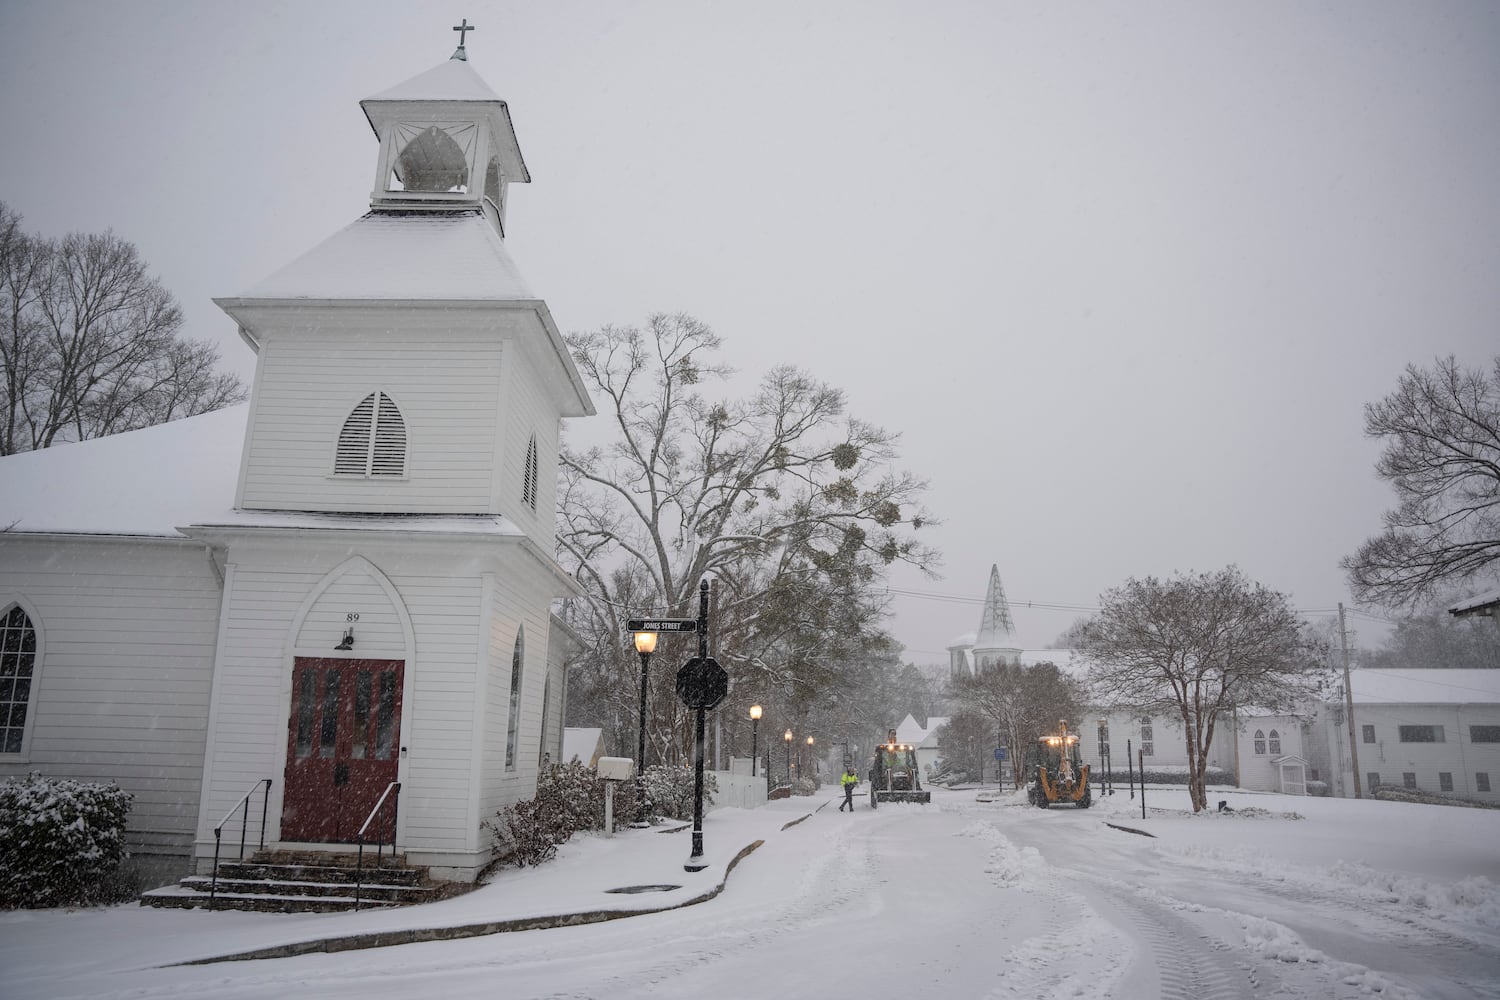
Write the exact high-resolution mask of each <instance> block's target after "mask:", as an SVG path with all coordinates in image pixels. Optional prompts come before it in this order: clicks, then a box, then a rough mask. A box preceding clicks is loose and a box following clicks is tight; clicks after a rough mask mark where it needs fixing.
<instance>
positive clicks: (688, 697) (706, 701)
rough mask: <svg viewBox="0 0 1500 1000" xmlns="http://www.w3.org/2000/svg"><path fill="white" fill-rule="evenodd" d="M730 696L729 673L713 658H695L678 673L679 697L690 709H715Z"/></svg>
mask: <svg viewBox="0 0 1500 1000" xmlns="http://www.w3.org/2000/svg"><path fill="white" fill-rule="evenodd" d="M727 694H729V672H728V671H727V670H725V669H724V668H723V667H721V666H719V661H718V660H716V659H714V658H713V657H712V656H695V657H693V658H692V659H691V660H688V661H687V662H686V663H684V664H683V665H682V669H681V670H679V671H677V697H679V698H681V699H682V703H683V704H684V705H686V706H687V707H688V708H702V709H709V708H713V707H714V706H715V705H717V704H718V703H719V702H721V701H723V700H724V697H725V695H727Z"/></svg>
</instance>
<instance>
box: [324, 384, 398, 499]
mask: <svg viewBox="0 0 1500 1000" xmlns="http://www.w3.org/2000/svg"><path fill="white" fill-rule="evenodd" d="M333 472H334V475H337V476H363V477H366V478H369V477H374V476H396V477H399V476H404V475H405V474H406V421H404V420H402V419H401V411H400V410H398V409H397V408H396V404H395V403H394V402H392V400H391V397H389V396H387V395H386V394H385V393H383V392H372V393H370V394H369V395H368V396H366V397H365V398H364V399H362V400H361V401H360V404H359V405H358V406H356V407H355V408H354V412H352V413H350V414H349V418H348V419H347V420H345V421H344V428H343V430H341V431H339V449H338V454H337V455H336V456H334V460H333Z"/></svg>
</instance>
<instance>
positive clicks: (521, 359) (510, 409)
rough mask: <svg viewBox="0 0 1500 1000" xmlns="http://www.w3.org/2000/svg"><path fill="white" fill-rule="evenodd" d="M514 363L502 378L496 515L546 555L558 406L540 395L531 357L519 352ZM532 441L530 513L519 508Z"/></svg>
mask: <svg viewBox="0 0 1500 1000" xmlns="http://www.w3.org/2000/svg"><path fill="white" fill-rule="evenodd" d="M512 357H513V364H512V365H511V367H510V369H509V370H508V371H507V373H506V375H507V381H506V400H507V407H506V421H505V428H506V430H505V445H504V449H505V450H504V455H503V460H502V462H501V463H500V469H501V479H500V482H499V483H497V492H498V496H499V507H498V511H499V512H500V513H502V514H505V515H506V516H508V517H510V519H511V520H512V521H514V522H515V523H516V524H517V525H519V526H520V527H521V529H522V530H524V531H525V532H526V533H527V535H529V536H530V537H531V538H532V540H533V541H535V542H536V543H537V544H538V545H539V546H541V547H542V550H543V551H544V552H551V551H552V547H553V542H554V531H555V530H556V509H557V508H556V505H557V456H558V446H559V438H558V434H559V429H560V428H559V425H560V422H559V420H558V417H557V406H556V403H555V402H554V401H553V400H552V399H551V398H550V397H549V396H548V394H547V393H546V391H545V390H544V388H543V385H544V383H543V382H542V381H541V373H540V372H539V371H538V370H537V368H536V366H535V364H534V363H533V362H532V360H531V359H530V357H529V356H528V355H526V354H525V353H523V352H516V353H515V354H514V355H513V356H512ZM533 435H535V438H536V450H537V470H536V505H535V506H534V507H533V506H532V505H530V504H527V503H524V502H523V497H524V489H523V487H524V484H525V482H526V454H527V449H528V446H529V445H530V443H531V440H532V436H533Z"/></svg>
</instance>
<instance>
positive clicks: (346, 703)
mask: <svg viewBox="0 0 1500 1000" xmlns="http://www.w3.org/2000/svg"><path fill="white" fill-rule="evenodd" d="M404 670H405V663H404V662H403V661H401V660H325V659H314V658H311V657H298V658H297V660H296V662H295V664H294V665H293V668H292V713H291V718H290V720H289V721H288V725H287V751H286V785H285V791H284V794H283V796H282V805H281V839H282V840H290V841H298V842H310V843H348V842H351V841H353V840H354V839H355V837H356V835H357V834H358V833H359V828H360V826H361V825H363V824H364V822H365V820H366V818H367V817H368V816H369V815H370V810H372V809H374V808H375V804H376V802H378V801H379V800H380V795H381V793H382V792H384V791H385V789H386V786H387V785H389V784H390V783H391V782H393V781H395V780H396V773H397V769H398V768H399V766H400V757H401V681H402V674H403V673H404ZM389 822H390V813H389V812H388V811H384V810H383V811H382V813H381V818H380V819H378V820H377V821H376V824H372V825H371V827H370V829H369V831H367V833H366V838H367V839H369V840H371V841H373V840H375V839H376V837H377V834H378V827H377V824H386V826H385V836H386V839H387V840H389V839H390V837H391V836H392V831H391V830H390V829H389Z"/></svg>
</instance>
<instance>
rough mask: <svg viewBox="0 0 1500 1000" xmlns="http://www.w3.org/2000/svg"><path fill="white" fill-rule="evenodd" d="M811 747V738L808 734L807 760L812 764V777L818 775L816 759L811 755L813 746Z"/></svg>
mask: <svg viewBox="0 0 1500 1000" xmlns="http://www.w3.org/2000/svg"><path fill="white" fill-rule="evenodd" d="M812 747H813V738H812V737H811V736H809V737H808V738H807V762H808V763H809V764H811V765H812V766H813V777H814V778H817V776H818V759H817V758H816V757H814V756H813V748H812ZM806 773H807V772H806V771H804V772H803V774H806Z"/></svg>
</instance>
